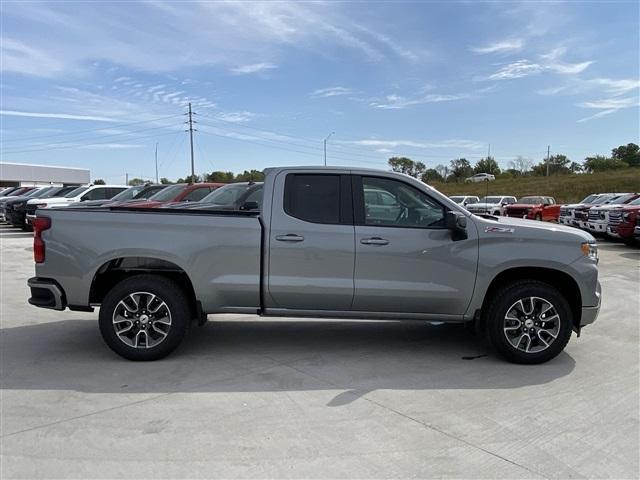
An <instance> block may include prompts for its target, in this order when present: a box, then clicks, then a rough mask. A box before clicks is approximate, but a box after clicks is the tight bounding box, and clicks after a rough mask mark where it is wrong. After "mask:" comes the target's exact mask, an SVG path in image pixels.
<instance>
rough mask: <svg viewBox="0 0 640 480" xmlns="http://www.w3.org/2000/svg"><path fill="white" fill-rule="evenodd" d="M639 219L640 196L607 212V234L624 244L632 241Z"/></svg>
mask: <svg viewBox="0 0 640 480" xmlns="http://www.w3.org/2000/svg"><path fill="white" fill-rule="evenodd" d="M639 219H640V198H636V199H635V200H633V201H631V202H629V203H628V204H626V205H623V206H622V207H621V208H616V209H615V210H612V211H611V212H609V223H608V224H607V234H608V235H609V236H611V237H613V238H617V239H619V240H622V241H623V242H624V243H626V244H632V243H634V236H635V233H636V232H635V228H636V226H637V224H638V220H639Z"/></svg>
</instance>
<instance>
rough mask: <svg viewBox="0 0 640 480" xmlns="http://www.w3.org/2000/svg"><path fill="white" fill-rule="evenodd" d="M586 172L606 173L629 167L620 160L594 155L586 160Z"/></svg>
mask: <svg viewBox="0 0 640 480" xmlns="http://www.w3.org/2000/svg"><path fill="white" fill-rule="evenodd" d="M583 165H584V170H585V171H586V172H589V173H592V172H606V171H608V170H620V169H622V168H627V167H628V166H629V165H628V164H627V163H626V162H623V161H622V160H620V159H619V158H607V157H605V156H604V155H594V156H593V157H587V158H585V159H584V164H583Z"/></svg>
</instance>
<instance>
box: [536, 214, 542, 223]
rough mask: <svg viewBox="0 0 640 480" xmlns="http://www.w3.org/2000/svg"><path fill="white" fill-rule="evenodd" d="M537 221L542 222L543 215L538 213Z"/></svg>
mask: <svg viewBox="0 0 640 480" xmlns="http://www.w3.org/2000/svg"><path fill="white" fill-rule="evenodd" d="M536 220H538V221H539V222H541V221H542V214H540V213H536Z"/></svg>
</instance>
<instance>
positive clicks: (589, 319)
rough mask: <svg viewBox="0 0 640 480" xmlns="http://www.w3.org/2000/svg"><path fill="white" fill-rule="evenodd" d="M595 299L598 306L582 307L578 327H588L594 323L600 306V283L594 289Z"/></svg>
mask: <svg viewBox="0 0 640 480" xmlns="http://www.w3.org/2000/svg"><path fill="white" fill-rule="evenodd" d="M596 297H598V304H597V305H595V306H593V307H584V306H583V307H582V315H581V316H580V327H581V328H582V327H584V326H586V325H590V324H592V323H593V322H595V321H596V318H598V314H599V313H600V305H601V304H602V287H600V282H598V286H597V287H596Z"/></svg>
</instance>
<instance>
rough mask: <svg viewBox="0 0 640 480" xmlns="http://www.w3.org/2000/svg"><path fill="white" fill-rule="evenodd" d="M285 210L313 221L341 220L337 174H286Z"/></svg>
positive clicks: (301, 218)
mask: <svg viewBox="0 0 640 480" xmlns="http://www.w3.org/2000/svg"><path fill="white" fill-rule="evenodd" d="M284 191H285V197H284V205H285V212H286V213H287V214H289V215H291V216H292V217H296V218H299V219H300V220H305V221H307V222H314V223H340V176H339V175H305V174H289V175H287V179H286V181H285V189H284Z"/></svg>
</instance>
